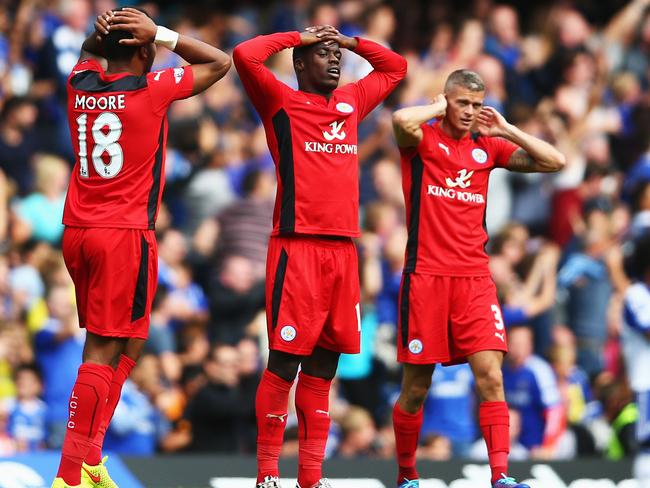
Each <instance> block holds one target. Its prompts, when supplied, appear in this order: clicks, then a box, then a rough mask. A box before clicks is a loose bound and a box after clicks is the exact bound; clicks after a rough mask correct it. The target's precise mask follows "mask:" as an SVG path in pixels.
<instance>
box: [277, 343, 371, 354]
mask: <svg viewBox="0 0 650 488" xmlns="http://www.w3.org/2000/svg"><path fill="white" fill-rule="evenodd" d="M317 347H320V348H323V349H327V350H328V351H332V352H337V353H339V354H359V353H360V352H361V348H357V349H345V348H341V349H333V348H331V347H325V346H323V345H321V344H316V345H315V346H314V347H313V348H312V349H311V350H307V349H304V350H299V351H296V350H295V349H292V348H290V347H282V346H280V347H278V346H271V345H269V350H271V351H279V352H286V353H288V354H293V355H295V356H309V355H311V354H312V353H313V352H314V349H316V348H317Z"/></svg>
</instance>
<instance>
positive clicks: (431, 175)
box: [393, 70, 565, 488]
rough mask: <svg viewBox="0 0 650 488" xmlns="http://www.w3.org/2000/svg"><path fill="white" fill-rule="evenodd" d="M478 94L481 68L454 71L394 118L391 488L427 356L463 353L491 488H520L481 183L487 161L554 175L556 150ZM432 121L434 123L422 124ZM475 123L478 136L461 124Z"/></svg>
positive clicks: (424, 383)
mask: <svg viewBox="0 0 650 488" xmlns="http://www.w3.org/2000/svg"><path fill="white" fill-rule="evenodd" d="M484 96H485V86H484V84H483V81H482V80H481V78H480V76H479V75H478V74H476V73H474V72H472V71H468V70H458V71H455V72H453V73H452V74H451V75H450V76H449V78H448V79H447V82H446V84H445V91H444V94H443V95H438V96H437V97H436V98H435V100H434V102H433V103H432V104H430V105H425V106H417V107H408V108H403V109H400V110H398V111H396V112H395V113H394V115H393V127H394V131H395V136H396V139H397V143H398V145H399V147H400V152H401V155H402V179H403V184H402V186H403V190H404V196H405V199H406V214H407V225H408V243H407V246H406V260H405V265H404V272H403V275H402V284H401V290H400V299H399V330H398V337H397V342H398V344H397V346H398V347H397V349H398V360H399V361H400V362H401V363H403V366H404V371H403V379H402V388H401V393H400V396H399V399H398V401H397V403H396V404H395V407H394V409H393V421H394V428H395V439H396V450H397V460H398V464H399V474H398V481H397V484H398V486H399V487H400V488H417V487H418V486H419V482H418V478H419V477H418V473H417V471H416V469H415V450H416V448H417V444H418V434H419V432H420V427H421V425H422V404H423V402H424V400H425V398H426V396H427V392H428V390H429V387H430V386H431V376H432V373H433V370H434V367H435V365H436V363H443V364H449V363H452V364H453V363H460V362H465V361H467V362H469V364H470V367H471V368H472V372H473V374H474V377H475V380H476V389H477V392H478V396H479V398H480V401H481V403H480V407H479V424H480V427H481V432H482V433H483V437H484V438H485V442H486V443H487V447H488V453H489V461H490V467H491V470H492V484H493V487H494V488H497V487H499V488H505V487H509V488H529V487H528V485H526V484H523V483H517V482H516V481H515V480H514V479H513V478H509V477H508V476H507V472H508V452H509V449H510V444H509V432H508V429H509V426H508V423H509V416H508V407H507V405H506V402H505V396H504V391H503V379H502V375H501V364H502V361H503V355H504V353H505V352H507V346H506V335H505V327H504V324H503V320H502V318H501V309H500V308H499V303H498V301H497V294H496V288H495V285H494V282H493V281H492V279H491V277H490V271H489V269H488V256H487V254H486V253H485V249H484V246H485V244H486V243H487V241H488V236H487V233H486V230H485V210H486V197H487V187H488V178H489V175H490V171H491V170H492V169H493V168H496V167H502V168H507V169H509V170H511V171H521V172H537V171H539V172H553V171H558V170H560V169H561V168H562V167H563V166H564V163H565V158H564V156H563V155H562V154H561V153H560V152H559V151H557V149H555V148H554V147H553V146H551V145H550V144H548V143H546V142H544V141H542V140H540V139H538V138H536V137H533V136H531V135H530V134H526V133H525V132H523V131H521V130H520V129H518V128H517V127H515V126H513V125H511V124H509V123H508V122H507V121H506V120H505V118H504V117H503V116H502V115H501V114H499V113H498V112H497V111H496V110H494V109H493V108H491V107H484V106H483V99H484ZM434 118H437V119H440V121H439V122H437V123H434V124H432V125H430V124H429V123H428V121H430V120H431V119H434ZM474 126H476V127H477V129H478V132H471V129H472V128H473V127H474Z"/></svg>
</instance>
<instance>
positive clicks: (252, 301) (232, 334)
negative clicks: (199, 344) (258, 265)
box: [209, 256, 264, 344]
mask: <svg viewBox="0 0 650 488" xmlns="http://www.w3.org/2000/svg"><path fill="white" fill-rule="evenodd" d="M209 301H210V313H211V317H212V320H211V322H210V325H209V334H210V339H211V340H212V341H217V342H227V343H228V344H236V343H237V342H239V340H241V339H242V338H243V337H244V336H246V335H247V334H249V333H250V332H249V330H248V328H249V327H250V326H251V324H252V323H253V321H254V319H255V317H256V315H257V314H259V313H260V311H262V310H263V309H264V281H261V280H259V279H256V277H255V270H254V265H253V263H252V261H251V260H250V259H249V258H246V257H244V256H229V257H228V258H226V259H225V261H224V262H223V264H222V268H221V271H220V272H219V275H218V278H217V279H216V280H215V282H214V284H213V285H212V289H211V292H210V296H209Z"/></svg>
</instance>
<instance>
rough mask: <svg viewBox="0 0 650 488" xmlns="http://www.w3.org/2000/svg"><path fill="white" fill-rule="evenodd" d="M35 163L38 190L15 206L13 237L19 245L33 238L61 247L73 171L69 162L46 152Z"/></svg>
mask: <svg viewBox="0 0 650 488" xmlns="http://www.w3.org/2000/svg"><path fill="white" fill-rule="evenodd" d="M33 164H34V180H35V181H34V188H35V190H36V191H35V192H34V193H32V194H30V195H29V196H26V197H24V198H21V199H20V201H19V202H18V203H17V204H16V205H15V207H14V212H15V219H14V222H13V225H12V239H13V241H14V242H15V243H17V244H22V243H24V242H25V241H27V240H29V239H33V240H36V241H44V242H47V243H48V244H51V245H53V246H58V245H59V244H60V242H61V236H63V224H62V223H61V220H62V217H63V205H64V203H65V194H66V189H67V187H68V178H69V175H70V170H69V168H68V165H67V164H66V163H65V161H63V160H62V159H60V158H58V157H56V156H52V155H46V154H42V155H37V156H36V157H35V158H34V161H33Z"/></svg>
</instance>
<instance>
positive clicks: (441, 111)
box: [431, 93, 447, 119]
mask: <svg viewBox="0 0 650 488" xmlns="http://www.w3.org/2000/svg"><path fill="white" fill-rule="evenodd" d="M431 105H435V106H436V107H437V108H438V113H437V114H436V118H437V119H442V118H444V117H445V115H446V114H447V97H446V96H445V95H444V94H443V93H440V94H439V95H436V96H435V97H434V98H433V100H432V101H431Z"/></svg>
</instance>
